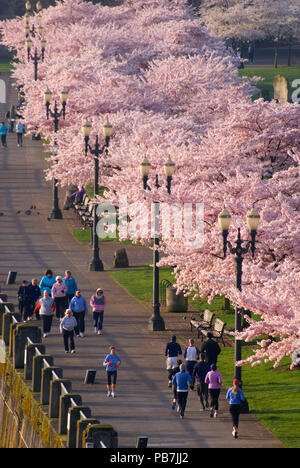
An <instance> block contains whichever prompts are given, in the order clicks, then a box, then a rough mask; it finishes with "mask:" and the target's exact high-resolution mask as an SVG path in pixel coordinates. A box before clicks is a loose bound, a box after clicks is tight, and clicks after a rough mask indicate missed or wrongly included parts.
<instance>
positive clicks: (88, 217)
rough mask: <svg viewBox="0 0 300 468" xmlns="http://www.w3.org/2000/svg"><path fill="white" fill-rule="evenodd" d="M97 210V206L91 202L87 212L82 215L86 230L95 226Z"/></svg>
mask: <svg viewBox="0 0 300 468" xmlns="http://www.w3.org/2000/svg"><path fill="white" fill-rule="evenodd" d="M95 209H96V206H95V205H94V204H93V203H91V202H90V203H89V204H88V208H87V210H86V211H85V212H84V213H82V214H81V222H82V224H83V225H84V227H85V228H86V227H90V226H91V225H92V224H93V220H94V210H95Z"/></svg>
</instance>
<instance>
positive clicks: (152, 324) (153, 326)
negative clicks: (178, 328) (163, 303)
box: [148, 315, 166, 331]
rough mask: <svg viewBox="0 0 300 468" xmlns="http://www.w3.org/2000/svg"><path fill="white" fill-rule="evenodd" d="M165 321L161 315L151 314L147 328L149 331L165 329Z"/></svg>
mask: <svg viewBox="0 0 300 468" xmlns="http://www.w3.org/2000/svg"><path fill="white" fill-rule="evenodd" d="M165 329H166V328H165V322H164V319H163V318H162V317H161V316H158V317H157V316H155V315H152V316H151V317H150V318H149V321H148V330H150V331H165Z"/></svg>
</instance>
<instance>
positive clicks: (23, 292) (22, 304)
mask: <svg viewBox="0 0 300 468" xmlns="http://www.w3.org/2000/svg"><path fill="white" fill-rule="evenodd" d="M27 288H28V281H26V280H23V281H22V284H21V286H20V287H19V289H18V308H19V312H20V314H21V315H22V314H23V312H24V322H26V320H27V314H26V307H27V303H28V289H27Z"/></svg>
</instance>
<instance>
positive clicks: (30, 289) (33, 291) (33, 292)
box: [26, 278, 41, 320]
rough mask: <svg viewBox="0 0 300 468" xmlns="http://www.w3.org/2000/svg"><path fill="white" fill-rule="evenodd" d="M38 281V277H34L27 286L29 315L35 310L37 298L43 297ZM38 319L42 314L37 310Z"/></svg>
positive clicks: (27, 312)
mask: <svg viewBox="0 0 300 468" xmlns="http://www.w3.org/2000/svg"><path fill="white" fill-rule="evenodd" d="M37 283H38V281H37V279H36V278H33V279H32V280H31V283H30V284H29V285H28V286H27V297H28V302H27V311H26V314H27V316H28V317H30V318H31V317H32V316H33V310H34V308H35V306H36V302H37V300H38V299H39V298H40V297H41V290H40V287H39V285H38V284H37ZM36 319H37V320H39V319H40V316H39V313H38V312H37V314H36Z"/></svg>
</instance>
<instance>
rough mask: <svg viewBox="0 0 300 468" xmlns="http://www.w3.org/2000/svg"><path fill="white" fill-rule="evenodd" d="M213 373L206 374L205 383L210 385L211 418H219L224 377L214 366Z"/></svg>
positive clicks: (213, 365)
mask: <svg viewBox="0 0 300 468" xmlns="http://www.w3.org/2000/svg"><path fill="white" fill-rule="evenodd" d="M210 368H211V371H210V372H208V373H207V374H206V377H205V383H206V384H208V389H209V393H210V398H211V402H210V417H211V418H212V417H215V418H216V417H217V416H218V410H219V396H220V390H221V384H222V375H221V373H220V372H218V371H217V366H216V365H215V364H212V365H211V366H210Z"/></svg>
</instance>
